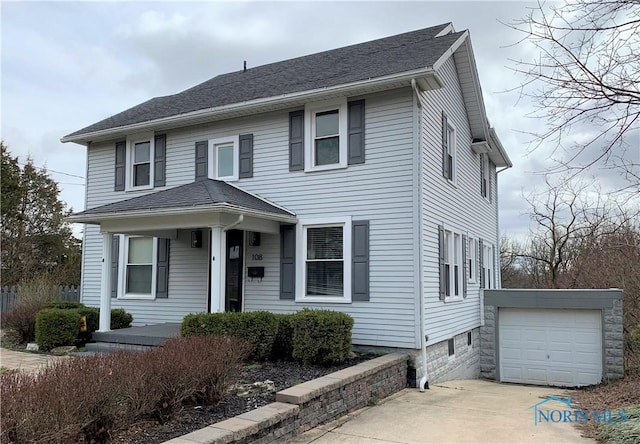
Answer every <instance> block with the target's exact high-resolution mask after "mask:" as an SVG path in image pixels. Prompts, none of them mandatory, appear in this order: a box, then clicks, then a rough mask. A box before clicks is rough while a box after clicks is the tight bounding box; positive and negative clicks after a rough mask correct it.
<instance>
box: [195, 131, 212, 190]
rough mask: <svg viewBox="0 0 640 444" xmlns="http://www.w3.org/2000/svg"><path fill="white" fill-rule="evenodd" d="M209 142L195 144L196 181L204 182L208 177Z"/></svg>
mask: <svg viewBox="0 0 640 444" xmlns="http://www.w3.org/2000/svg"><path fill="white" fill-rule="evenodd" d="M208 164H209V142H207V141H206V140H205V141H203V142H196V180H204V179H206V178H207V176H208V174H209V173H208V171H207V166H208Z"/></svg>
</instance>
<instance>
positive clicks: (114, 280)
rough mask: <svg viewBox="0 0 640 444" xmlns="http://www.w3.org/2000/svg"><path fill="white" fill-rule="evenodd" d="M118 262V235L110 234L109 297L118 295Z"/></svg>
mask: <svg viewBox="0 0 640 444" xmlns="http://www.w3.org/2000/svg"><path fill="white" fill-rule="evenodd" d="M119 263H120V236H119V235H117V234H112V235H111V297H112V298H117V297H118V264H119Z"/></svg>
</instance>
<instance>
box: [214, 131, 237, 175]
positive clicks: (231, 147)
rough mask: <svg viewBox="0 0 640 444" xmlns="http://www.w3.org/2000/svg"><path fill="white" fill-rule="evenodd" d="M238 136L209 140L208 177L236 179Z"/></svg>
mask: <svg viewBox="0 0 640 444" xmlns="http://www.w3.org/2000/svg"><path fill="white" fill-rule="evenodd" d="M238 169H239V165H238V136H233V137H225V138H220V139H212V140H210V141H209V177H210V178H211V179H218V180H238Z"/></svg>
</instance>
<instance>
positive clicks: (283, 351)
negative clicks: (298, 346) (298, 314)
mask: <svg viewBox="0 0 640 444" xmlns="http://www.w3.org/2000/svg"><path fill="white" fill-rule="evenodd" d="M275 316H276V319H277V320H278V333H277V334H276V340H275V342H274V343H273V349H272V350H271V356H272V357H273V358H274V359H282V360H285V361H290V360H291V359H292V356H291V355H292V353H293V326H292V325H291V317H292V316H293V315H292V314H276V315H275Z"/></svg>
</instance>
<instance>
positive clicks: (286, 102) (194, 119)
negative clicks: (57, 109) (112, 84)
mask: <svg viewBox="0 0 640 444" xmlns="http://www.w3.org/2000/svg"><path fill="white" fill-rule="evenodd" d="M433 75H434V69H433V68H432V67H425V68H420V69H416V70H412V71H406V72H402V73H399V74H392V75H389V76H384V77H377V78H374V79H367V80H359V81H357V82H352V83H345V84H343V85H336V86H330V87H326V88H317V89H312V90H308V91H301V92H296V93H289V94H283V95H280V96H274V97H266V98H261V99H255V100H249V101H245V102H238V103H232V104H230V105H223V106H217V107H214V108H206V109H201V110H197V111H192V112H189V113H184V114H179V115H175V116H169V117H163V118H160V119H154V120H150V121H147V122H140V123H135V124H132V125H125V126H119V127H115V128H109V129H105V130H99V131H92V132H89V133H83V134H77V135H75V136H65V137H63V138H61V139H60V141H61V142H62V143H66V142H75V143H79V144H81V145H86V144H87V143H88V142H89V141H100V140H108V139H110V138H114V137H120V136H122V135H123V134H129V133H132V132H140V131H145V130H146V131H150V130H153V129H156V128H157V127H158V126H163V125H164V126H166V127H179V126H187V125H192V124H195V123H198V122H201V121H202V120H203V119H210V120H213V119H216V118H227V117H228V114H232V113H234V112H235V113H239V112H242V113H244V114H243V115H247V114H252V113H259V112H264V111H269V110H272V109H274V108H273V107H274V106H278V107H279V108H286V107H287V106H297V105H299V104H301V103H304V102H305V101H312V100H318V99H320V98H322V96H325V95H327V94H334V95H335V94H342V95H349V94H353V93H355V94H366V93H367V88H376V87H377V88H380V87H384V86H385V85H386V84H394V83H397V82H401V81H406V82H407V86H409V85H410V82H411V79H413V78H421V77H430V76H433ZM435 82H436V83H439V82H438V80H435Z"/></svg>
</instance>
